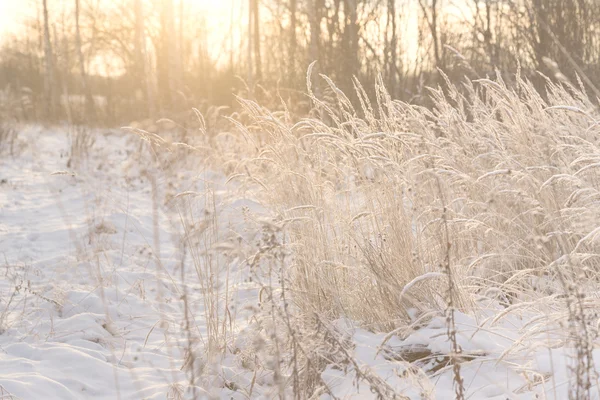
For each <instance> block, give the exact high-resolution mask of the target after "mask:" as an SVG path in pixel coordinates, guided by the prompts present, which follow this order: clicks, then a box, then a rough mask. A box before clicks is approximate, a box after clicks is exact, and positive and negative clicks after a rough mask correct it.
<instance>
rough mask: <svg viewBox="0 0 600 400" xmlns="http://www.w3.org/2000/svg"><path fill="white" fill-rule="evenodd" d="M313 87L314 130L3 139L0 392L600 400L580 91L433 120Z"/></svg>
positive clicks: (593, 223) (439, 110) (597, 220)
mask: <svg viewBox="0 0 600 400" xmlns="http://www.w3.org/2000/svg"><path fill="white" fill-rule="evenodd" d="M313 78H314V77H310V76H309V80H308V81H309V82H311V83H313V82H315V79H313ZM319 82H320V87H319V88H318V89H319V90H317V89H316V88H314V87H311V85H310V84H309V88H308V92H309V97H310V100H311V102H312V104H313V109H312V111H311V115H310V117H307V118H299V117H297V116H295V115H294V114H293V113H292V111H290V109H291V107H278V108H279V109H281V110H283V111H270V110H269V109H267V108H265V107H262V106H261V105H259V104H256V103H255V102H253V101H247V100H240V102H241V105H242V108H243V110H242V112H240V113H237V114H235V115H233V116H232V117H231V118H230V120H229V125H228V127H227V125H224V124H223V123H220V124H216V123H214V121H211V122H210V124H209V125H211V126H220V127H222V129H221V130H219V131H211V130H210V129H207V128H206V127H207V123H206V121H204V120H203V119H202V117H200V119H199V126H200V130H199V132H196V134H190V133H188V134H187V135H186V136H185V137H181V136H178V135H173V134H170V133H167V132H163V131H159V132H158V133H157V134H154V133H148V132H145V131H143V130H141V129H139V128H136V129H131V130H128V131H122V132H107V133H102V132H99V131H90V130H85V129H74V130H70V132H71V133H70V134H69V133H68V130H67V129H58V128H57V129H54V130H44V131H42V130H40V129H33V128H26V129H25V128H22V129H19V134H18V135H17V136H16V138H15V139H14V141H15V148H16V149H18V150H19V151H18V152H17V153H18V154H16V155H15V156H14V158H11V157H5V158H2V160H1V161H0V182H3V183H0V189H1V190H0V207H1V209H0V210H1V211H0V255H2V258H3V260H4V262H3V265H4V268H3V271H5V273H4V277H3V279H2V280H1V281H0V282H1V286H0V301H1V302H0V329H1V330H0V332H1V333H0V349H1V350H2V352H1V353H0V396H3V395H4V392H6V393H9V394H10V395H12V396H15V397H17V398H42V397H43V398H123V399H138V398H165V397H167V398H173V399H175V398H227V399H229V398H240V399H247V398H251V399H254V398H265V399H270V398H298V399H305V398H306V399H308V398H320V399H363V398H382V399H388V398H410V399H422V398H425V399H449V398H465V399H467V398H468V399H507V398H509V399H543V398H547V399H567V398H571V399H588V398H590V399H591V398H600V397H599V395H600V394H599V392H598V390H599V388H598V375H597V371H598V370H599V368H600V351H599V350H598V349H597V347H598V344H599V341H598V337H597V333H598V322H599V318H600V315H598V312H597V310H598V309H599V306H600V304H599V301H598V293H599V289H600V281H599V274H598V269H599V267H600V264H599V257H598V256H599V255H600V252H599V250H600V248H598V236H599V235H600V192H599V189H600V187H599V186H600V180H599V179H598V178H599V176H598V167H599V166H600V151H599V150H600V148H599V147H598V137H600V136H599V134H600V124H598V122H597V120H598V118H599V115H598V113H597V110H596V108H595V107H594V105H593V104H592V103H591V102H590V101H589V100H588V99H587V97H586V96H585V94H584V93H583V92H582V91H581V90H578V89H575V88H569V87H563V86H555V85H552V84H551V83H549V84H548V92H547V96H545V97H544V98H543V97H542V96H540V95H539V94H537V93H536V92H535V91H534V90H533V88H532V86H531V85H530V84H529V83H527V82H526V81H524V80H523V79H521V78H520V77H517V78H516V81H515V83H514V84H512V85H511V86H510V88H509V87H507V86H506V85H505V84H504V83H503V82H502V81H500V80H494V81H493V80H480V81H478V82H469V83H465V84H464V85H463V86H461V87H460V88H458V87H455V86H453V85H450V84H448V85H445V88H444V90H441V89H438V90H432V92H431V95H432V97H433V99H434V102H435V108H434V109H433V110H430V109H425V108H421V107H417V106H413V105H408V104H404V103H401V102H397V101H393V100H392V99H390V98H389V96H388V95H387V93H386V91H385V89H384V88H383V86H382V85H381V84H378V85H377V100H376V102H374V103H371V102H369V100H368V98H367V97H366V96H365V95H364V92H363V90H362V88H361V87H360V85H359V84H358V83H357V85H356V89H357V96H358V98H359V99H360V103H361V105H362V106H361V108H360V109H359V110H355V109H354V108H353V106H352V105H351V102H350V101H349V100H348V99H347V98H346V97H345V95H344V94H342V93H341V92H340V91H339V90H337V88H335V86H334V84H333V82H331V81H329V80H328V79H327V78H326V77H321V78H320V80H319ZM325 85H327V86H329V89H331V90H330V91H331V92H332V93H335V94H337V97H336V98H334V99H333V100H331V99H330V100H328V101H322V100H321V98H320V96H319V95H318V94H315V93H322V92H323V91H324V86H325ZM173 126H174V125H173ZM132 133H137V135H134V134H132ZM7 396H8V395H7ZM40 396H41V397H40Z"/></svg>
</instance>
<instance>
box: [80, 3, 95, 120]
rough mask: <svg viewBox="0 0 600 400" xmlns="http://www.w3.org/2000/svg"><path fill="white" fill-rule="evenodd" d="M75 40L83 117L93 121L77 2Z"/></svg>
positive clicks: (92, 107) (90, 93)
mask: <svg viewBox="0 0 600 400" xmlns="http://www.w3.org/2000/svg"><path fill="white" fill-rule="evenodd" d="M75 40H76V48H77V58H78V59H79V72H80V74H81V88H82V89H83V93H84V96H85V116H86V118H87V119H88V121H89V120H90V119H92V120H93V119H95V118H96V114H95V106H94V97H93V96H92V91H91V89H90V85H89V84H88V79H87V74H86V71H85V61H84V58H83V51H82V49H81V30H80V28H79V0H75Z"/></svg>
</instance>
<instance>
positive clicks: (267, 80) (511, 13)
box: [0, 0, 600, 122]
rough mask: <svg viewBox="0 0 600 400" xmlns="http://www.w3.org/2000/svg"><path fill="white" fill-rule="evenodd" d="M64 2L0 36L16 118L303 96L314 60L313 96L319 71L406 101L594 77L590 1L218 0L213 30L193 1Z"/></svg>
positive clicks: (87, 116) (596, 13)
mask: <svg viewBox="0 0 600 400" xmlns="http://www.w3.org/2000/svg"><path fill="white" fill-rule="evenodd" d="M68 1H70V2H71V4H70V5H68V6H65V2H58V1H57V0H32V3H31V9H32V10H35V12H32V13H31V14H32V15H35V16H32V17H30V18H27V19H26V20H24V21H23V24H22V25H23V27H22V29H20V30H19V31H18V32H17V33H16V34H15V35H13V36H12V37H10V38H9V39H7V40H5V41H4V42H3V43H2V47H1V48H0V88H2V93H3V95H2V96H1V98H2V99H4V100H3V104H4V106H5V107H6V104H7V103H9V104H10V105H12V106H13V107H16V109H17V110H18V111H17V112H15V115H18V117H19V118H31V119H34V118H35V119H49V120H62V119H68V120H70V121H75V122H81V121H88V122H91V121H95V122H100V121H109V122H122V121H125V120H127V119H140V118H149V117H150V118H155V117H157V116H164V115H169V113H172V112H176V111H178V110H183V109H189V108H191V107H200V105H202V104H204V105H216V106H219V105H228V106H232V105H234V104H235V101H234V95H236V94H241V95H243V96H246V97H256V98H261V97H263V98H265V99H267V100H268V99H270V98H273V97H275V96H276V97H277V98H278V99H279V98H282V99H284V100H285V101H289V102H290V104H300V103H302V99H304V97H303V95H302V93H303V91H305V90H306V85H307V82H306V70H307V67H308V66H309V64H311V63H312V62H313V61H316V64H315V67H314V71H313V72H315V73H313V79H314V80H315V82H314V85H315V86H314V88H315V90H316V93H317V95H320V96H327V87H326V85H323V83H322V82H320V81H319V80H318V79H317V78H316V77H317V76H318V73H323V74H326V75H328V76H330V77H331V78H332V79H333V81H335V82H336V84H337V85H338V86H339V87H340V88H341V89H342V90H344V91H345V92H346V93H352V92H353V90H354V89H353V88H354V81H353V79H354V78H355V77H356V78H357V79H358V80H359V81H361V82H363V83H364V84H366V85H365V86H366V87H369V86H370V85H369V84H370V83H372V82H375V80H376V79H378V78H379V77H380V78H381V79H382V80H383V82H384V83H385V85H386V86H387V88H388V90H389V91H390V94H391V95H392V96H393V97H394V98H396V99H401V100H404V101H408V102H415V103H419V102H422V103H426V97H427V96H426V88H427V86H435V85H437V84H440V83H442V81H443V79H442V78H444V79H445V78H449V79H453V80H454V79H463V77H465V76H466V77H468V78H477V77H479V78H481V77H486V76H490V75H494V74H497V73H500V74H502V75H503V76H505V77H506V79H510V74H511V73H514V72H515V71H517V70H520V71H521V73H522V74H525V75H526V76H527V77H528V78H530V79H531V80H532V81H533V82H534V83H537V84H538V85H539V87H540V88H541V87H542V85H543V82H544V80H545V79H546V78H547V77H548V78H551V79H557V80H560V81H563V82H564V83H567V84H569V83H571V84H581V85H582V86H584V87H585V88H586V89H587V90H591V91H593V92H597V89H596V88H595V85H594V82H596V81H597V80H598V78H599V77H600V67H599V65H598V62H597V60H598V58H599V56H600V54H599V53H600V35H599V32H600V3H598V2H597V1H594V0H223V1H230V4H229V5H228V7H221V11H219V13H220V14H222V15H220V16H219V18H221V21H222V23H221V24H220V26H219V27H218V29H215V28H214V27H211V20H213V19H214V18H215V16H214V15H211V12H215V11H214V10H215V9H216V8H212V7H209V8H206V9H205V10H202V9H200V8H198V7H194V2H193V1H191V0H68ZM67 3H68V2H67ZM225 14H227V15H225ZM440 71H442V72H443V74H442V72H440ZM595 94H596V95H598V96H600V93H595Z"/></svg>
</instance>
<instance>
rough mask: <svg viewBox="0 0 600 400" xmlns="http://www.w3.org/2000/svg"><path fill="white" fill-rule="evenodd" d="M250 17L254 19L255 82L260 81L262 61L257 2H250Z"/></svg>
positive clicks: (254, 0) (255, 0) (256, 0)
mask: <svg viewBox="0 0 600 400" xmlns="http://www.w3.org/2000/svg"><path fill="white" fill-rule="evenodd" d="M252 7H253V10H252V15H253V17H254V32H253V33H254V63H255V67H254V69H255V73H256V80H257V81H260V80H261V78H262V59H261V56H260V8H259V6H258V0H253V1H252Z"/></svg>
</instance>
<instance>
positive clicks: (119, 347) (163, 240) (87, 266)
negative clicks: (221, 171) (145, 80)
mask: <svg viewBox="0 0 600 400" xmlns="http://www.w3.org/2000/svg"><path fill="white" fill-rule="evenodd" d="M67 131H68V130H67V129H59V128H57V129H52V130H41V129H39V128H36V127H30V128H26V129H24V130H23V131H21V132H20V133H19V137H18V139H17V141H18V145H19V147H20V151H19V153H18V154H16V155H15V157H14V158H13V157H10V156H8V155H7V156H6V157H3V158H2V159H1V160H0V182H1V183H0V258H1V259H2V262H1V263H2V277H1V279H0V390H3V391H4V392H5V393H10V394H11V395H12V396H14V397H15V398H22V399H82V398H104V399H117V398H121V399H142V398H161V399H162V398H165V396H167V397H168V398H178V393H183V391H184V385H185V383H186V382H189V375H188V376H186V372H185V371H186V368H183V367H184V364H185V363H186V359H187V358H186V357H187V353H186V352H187V350H188V348H190V346H189V343H190V342H193V343H194V346H192V347H194V348H195V349H197V348H202V347H203V346H204V345H205V344H206V342H208V340H209V338H208V336H209V335H210V334H212V333H211V332H208V326H207V324H208V323H207V320H206V318H205V313H204V309H205V304H204V299H205V297H204V296H203V294H204V293H205V289H206V288H205V287H204V286H203V284H204V283H206V280H205V281H204V282H202V281H201V280H200V278H199V275H202V274H204V273H205V272H206V273H209V274H215V276H214V277H212V278H211V279H214V280H215V283H214V286H215V287H214V288H212V289H211V290H213V291H215V293H216V294H217V295H218V296H220V297H225V295H227V296H229V304H228V306H229V307H230V309H231V312H230V313H229V314H228V315H233V316H234V318H237V320H235V321H227V324H237V323H239V324H240V326H236V327H235V328H234V329H240V328H241V327H243V323H244V322H243V321H244V320H245V319H247V318H245V317H244V315H243V304H244V302H246V301H247V300H248V301H254V302H256V293H255V292H253V286H252V284H249V283H248V282H247V276H248V274H246V273H244V271H243V270H242V269H241V268H239V266H240V265H241V264H242V263H241V262H240V260H239V259H235V258H232V260H231V265H227V268H224V269H222V270H218V268H217V267H219V268H220V266H221V265H224V264H226V263H221V265H219V266H217V267H213V268H214V270H211V271H208V270H207V271H204V270H199V271H196V270H195V266H194V264H195V263H194V262H191V261H190V260H191V259H192V258H193V254H192V253H193V252H192V251H187V252H186V251H185V249H183V244H182V243H183V242H184V241H183V240H182V237H183V235H185V234H187V235H190V236H193V235H194V234H195V233H198V232H194V231H193V230H194V229H196V230H198V229H199V227H198V226H195V227H194V226H193V225H194V224H196V225H198V224H201V223H202V222H203V221H204V219H205V218H206V215H205V205H209V204H210V209H208V211H210V212H211V213H212V212H214V213H216V215H211V216H210V217H211V219H212V220H214V221H218V223H217V224H218V226H217V225H215V226H210V227H209V228H210V229H215V230H216V231H218V234H219V235H222V237H223V240H226V239H227V238H228V237H230V236H231V235H233V234H235V235H237V236H239V239H240V240H242V239H243V240H244V241H246V240H249V239H251V237H249V236H248V234H246V233H245V232H244V228H245V227H244V226H243V225H244V224H243V221H244V216H243V215H242V213H245V215H249V214H251V213H253V212H261V208H260V207H259V206H258V205H257V204H256V203H253V202H252V201H250V200H248V201H245V200H243V199H242V200H240V199H239V198H238V199H237V200H236V201H231V198H229V197H228V193H226V191H225V190H224V188H223V185H224V181H225V179H224V178H223V176H220V175H218V174H211V173H210V172H204V173H203V172H202V171H201V170H200V169H199V170H197V171H195V172H189V173H185V174H184V175H181V174H179V175H177V174H169V173H168V172H166V171H164V170H161V168H159V167H156V166H155V165H154V164H153V163H152V159H151V157H148V158H147V159H146V160H145V161H142V162H140V160H139V159H138V160H135V159H133V157H134V153H139V150H138V149H139V145H140V142H141V141H140V139H139V137H137V136H135V135H131V134H126V133H124V132H93V135H94V138H95V144H94V145H93V147H92V148H89V149H87V155H85V154H83V155H81V156H82V157H81V162H79V163H77V166H76V167H75V166H72V167H71V168H69V167H68V166H67V163H68V161H69V152H70V141H69V137H68V135H67V133H66V132H67ZM72 164H75V163H74V162H73V163H72ZM144 168H145V169H144ZM152 180H154V181H155V190H154V192H153V184H152V182H151V181H152ZM169 191H170V192H169ZM176 191H181V192H184V191H194V192H195V193H193V194H190V193H188V194H187V195H186V196H182V198H183V197H188V198H190V199H193V200H190V201H191V202H194V203H195V207H193V210H192V208H190V209H189V210H187V211H189V212H190V213H191V212H192V211H194V212H198V215H184V214H185V210H183V211H182V207H180V206H177V205H176V201H174V200H172V201H171V202H170V203H166V204H165V198H166V197H167V196H168V195H169V194H170V196H171V199H172V198H173V196H174V195H176V194H177V193H176ZM167 192H169V193H167ZM207 193H210V200H206V201H205V199H208V197H205V195H206V194H207ZM251 209H252V210H251ZM153 210H156V215H153V213H154V211H153ZM156 217H157V218H156ZM180 217H181V218H184V219H185V220H186V223H187V224H188V226H186V230H187V231H186V232H184V228H183V225H184V224H183V223H182V222H181V219H180ZM155 222H156V226H155ZM189 240H192V239H189ZM189 240H188V242H189ZM155 245H156V246H158V247H159V249H157V248H156V247H155ZM208 250H210V249H208ZM158 251H159V252H160V253H159V257H157V252H158ZM186 254H187V258H185V255H186ZM199 257H201V256H199ZM182 265H185V271H184V272H183V273H182V271H181V269H182ZM229 267H230V268H229ZM207 279H208V278H207ZM225 279H227V282H228V285H229V288H228V290H227V291H226V290H225V289H226V288H224V287H223V285H224V280H225ZM221 280H223V281H221ZM184 296H185V297H186V302H185V303H187V307H189V312H188V318H187V319H186V318H185V307H186V306H185V305H184V301H183V298H184ZM223 300H224V299H223ZM216 307H221V306H220V305H216ZM238 309H239V310H240V311H239V312H238V311H237V310H238ZM234 310H235V311H234ZM186 323H187V324H189V326H190V327H191V328H189V329H186V328H187V327H186ZM189 331H192V335H193V340H192V341H190V340H189V337H188V334H189ZM198 356H199V357H201V356H202V355H201V354H198ZM220 364H221V365H220V368H221V371H217V372H215V373H214V374H213V375H214V376H218V375H223V371H222V369H223V368H225V367H226V365H227V361H221V362H220ZM209 368H210V366H208V367H206V368H205V370H206V371H208V369H209ZM208 375H210V374H209V373H207V376H208ZM201 381H202V380H200V381H198V382H197V383H198V384H199V383H200V382H201ZM203 384H204V385H205V387H204V388H203V389H198V390H199V391H198V395H200V393H207V392H211V391H214V390H217V392H216V393H217V394H221V392H222V391H223V390H222V384H219V383H218V382H211V381H210V380H209V379H206V380H204V381H203ZM215 388H216V389H215ZM0 397H1V396H0ZM1 398H8V397H1Z"/></svg>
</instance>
